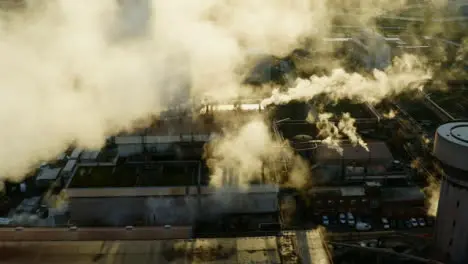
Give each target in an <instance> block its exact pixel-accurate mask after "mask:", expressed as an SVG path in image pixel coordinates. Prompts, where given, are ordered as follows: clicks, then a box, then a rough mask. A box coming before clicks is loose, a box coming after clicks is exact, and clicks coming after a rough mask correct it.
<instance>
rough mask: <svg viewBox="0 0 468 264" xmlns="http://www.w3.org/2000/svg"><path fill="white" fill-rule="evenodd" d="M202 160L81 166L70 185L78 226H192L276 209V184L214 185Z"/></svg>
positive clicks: (73, 217)
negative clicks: (215, 218) (209, 219)
mask: <svg viewBox="0 0 468 264" xmlns="http://www.w3.org/2000/svg"><path fill="white" fill-rule="evenodd" d="M208 176H209V175H208V171H207V170H206V168H203V164H202V163H201V162H198V161H180V162H177V161H167V162H164V161H160V162H153V163H145V164H130V163H128V164H123V165H120V166H116V167H89V166H88V167H81V168H80V169H79V170H78V172H77V173H76V175H75V176H74V178H73V179H72V181H71V182H70V185H69V186H68V188H67V195H68V197H69V208H70V221H71V222H72V223H74V224H76V225H83V226H87V225H101V226H108V225H110V226H125V225H158V226H160V225H175V226H190V225H192V224H193V223H194V221H195V220H196V219H199V218H203V217H205V218H209V217H218V216H220V215H223V214H234V213H235V214H255V213H274V212H276V211H277V210H278V207H277V193H278V187H277V186H274V185H263V184H262V185H253V186H251V187H249V188H248V189H246V190H243V189H242V190H241V189H239V188H221V189H215V188H212V187H209V186H207V185H206V184H207V181H208Z"/></svg>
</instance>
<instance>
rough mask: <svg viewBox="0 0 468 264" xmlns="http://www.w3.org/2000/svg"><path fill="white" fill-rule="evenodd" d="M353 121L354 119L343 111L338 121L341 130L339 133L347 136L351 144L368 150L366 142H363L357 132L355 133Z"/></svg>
mask: <svg viewBox="0 0 468 264" xmlns="http://www.w3.org/2000/svg"><path fill="white" fill-rule="evenodd" d="M355 122H356V119H354V118H352V117H351V115H350V114H349V113H343V116H342V117H341V119H340V121H339V122H338V129H339V130H340V131H341V133H343V134H345V135H346V136H347V138H348V139H349V141H351V144H353V145H354V146H356V145H359V146H361V147H362V148H364V149H365V150H366V151H369V148H368V147H367V143H366V142H364V140H363V139H362V138H361V136H359V134H358V133H357V129H356V126H355V125H354V123H355Z"/></svg>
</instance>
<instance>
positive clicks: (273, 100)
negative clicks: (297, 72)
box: [262, 54, 432, 105]
mask: <svg viewBox="0 0 468 264" xmlns="http://www.w3.org/2000/svg"><path fill="white" fill-rule="evenodd" d="M431 76H432V75H431V72H430V71H429V70H428V69H427V68H426V67H425V63H424V61H423V60H422V59H420V58H418V57H416V56H413V55H409V54H405V55H403V56H402V57H397V58H395V60H394V62H393V64H392V65H391V66H390V67H389V68H388V69H386V70H385V71H380V70H377V69H375V70H374V71H373V76H372V77H365V76H362V75H360V74H358V73H348V72H345V71H344V70H343V69H335V70H333V71H332V73H331V75H330V76H312V77H310V78H309V79H298V80H297V82H296V86H295V87H292V88H289V89H288V90H287V91H286V92H280V91H279V90H275V91H274V92H273V94H272V96H271V97H270V98H267V99H265V100H263V102H262V104H263V105H270V104H286V103H288V102H290V101H291V100H303V101H308V100H311V99H312V98H314V97H315V96H317V95H319V94H324V93H325V94H327V95H328V96H329V97H331V98H333V99H344V98H348V99H355V100H358V101H361V102H368V103H372V104H375V103H378V102H380V101H381V100H382V99H384V98H385V97H388V96H391V95H395V94H399V93H402V92H405V91H409V90H416V89H422V88H423V85H424V82H425V81H427V80H429V79H430V78H431Z"/></svg>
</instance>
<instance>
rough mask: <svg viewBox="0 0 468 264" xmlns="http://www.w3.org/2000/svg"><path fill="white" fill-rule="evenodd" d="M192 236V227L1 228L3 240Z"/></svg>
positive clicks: (133, 238)
mask: <svg viewBox="0 0 468 264" xmlns="http://www.w3.org/2000/svg"><path fill="white" fill-rule="evenodd" d="M191 236H192V228H191V227H171V228H170V229H165V228H163V227H150V228H147V227H142V228H134V229H132V230H126V229H125V228H78V229H76V230H72V229H68V228H24V229H15V228H0V238H1V240H3V241H43V240H44V239H47V240H49V241H95V240H153V239H187V238H191Z"/></svg>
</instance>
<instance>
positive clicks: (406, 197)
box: [381, 186, 425, 202]
mask: <svg viewBox="0 0 468 264" xmlns="http://www.w3.org/2000/svg"><path fill="white" fill-rule="evenodd" d="M381 193H382V199H383V200H384V201H386V202H397V201H420V200H424V199H425V196H424V193H423V192H422V191H421V189H420V188H419V187H417V186H407V187H393V188H382V189H381Z"/></svg>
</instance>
